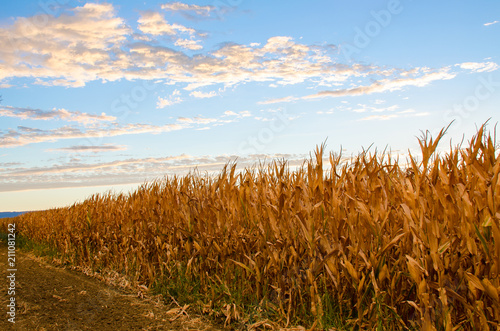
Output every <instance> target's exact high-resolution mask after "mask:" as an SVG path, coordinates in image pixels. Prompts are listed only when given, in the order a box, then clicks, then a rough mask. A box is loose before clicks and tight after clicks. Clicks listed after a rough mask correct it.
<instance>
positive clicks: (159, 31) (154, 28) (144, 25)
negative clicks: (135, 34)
mask: <svg viewBox="0 0 500 331" xmlns="http://www.w3.org/2000/svg"><path fill="white" fill-rule="evenodd" d="M137 23H139V27H138V28H139V30H140V31H141V32H143V33H146V34H150V35H153V36H158V35H171V36H174V35H177V34H178V33H187V34H190V35H193V34H195V33H196V30H194V29H192V28H187V27H185V26H183V25H180V24H177V23H174V24H169V23H168V22H167V20H165V18H164V17H163V16H162V15H161V14H160V13H157V12H145V13H143V14H142V15H141V17H140V18H139V20H137Z"/></svg>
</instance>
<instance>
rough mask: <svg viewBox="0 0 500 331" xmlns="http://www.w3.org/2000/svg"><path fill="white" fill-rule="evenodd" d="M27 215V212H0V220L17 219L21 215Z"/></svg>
mask: <svg viewBox="0 0 500 331" xmlns="http://www.w3.org/2000/svg"><path fill="white" fill-rule="evenodd" d="M24 213H27V211H5V212H0V218H7V217H16V216H19V215H21V214H24Z"/></svg>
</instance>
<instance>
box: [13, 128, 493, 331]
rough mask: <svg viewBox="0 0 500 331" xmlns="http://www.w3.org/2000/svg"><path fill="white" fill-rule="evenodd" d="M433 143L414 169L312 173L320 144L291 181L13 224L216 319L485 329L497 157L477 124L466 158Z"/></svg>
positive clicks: (229, 178) (203, 189)
mask: <svg viewBox="0 0 500 331" xmlns="http://www.w3.org/2000/svg"><path fill="white" fill-rule="evenodd" d="M443 134H444V130H442V131H441V133H440V134H439V135H438V137H436V139H435V140H432V139H430V138H428V137H427V135H425V136H423V137H422V138H421V139H420V145H421V150H422V158H423V159H422V160H421V161H420V162H418V161H417V160H416V159H415V158H414V157H413V156H410V158H409V164H410V166H409V167H408V168H404V167H402V166H400V165H399V164H398V162H397V161H394V160H393V159H391V158H389V157H387V155H376V154H375V155H368V153H366V152H365V153H363V154H360V155H359V156H357V158H355V159H354V160H352V162H348V163H346V162H342V161H341V160H342V159H341V157H340V156H339V155H334V154H330V155H329V158H328V160H329V163H330V167H329V169H325V168H324V166H323V148H324V146H321V147H318V148H317V149H316V153H315V159H314V160H313V159H312V160H310V161H309V162H306V163H304V166H303V167H301V168H299V169H297V170H294V171H290V169H289V167H288V166H287V164H286V162H273V163H271V164H269V165H267V166H265V167H264V166H261V167H260V168H258V169H245V170H243V171H241V172H239V173H237V172H236V165H235V164H228V165H226V166H225V167H224V169H223V170H222V171H221V173H220V174H219V175H218V176H216V177H209V176H201V175H198V174H196V173H192V174H190V175H187V176H184V177H177V176H174V177H170V178H165V179H164V180H158V181H155V182H152V183H149V184H144V185H142V186H141V187H140V188H139V189H138V190H137V191H135V192H133V193H131V194H130V195H128V196H126V195H123V194H121V195H111V194H107V195H94V196H92V197H90V198H89V199H88V200H86V201H84V202H83V203H79V204H75V205H73V206H71V207H69V208H60V209H52V210H47V211H41V212H34V213H29V214H25V215H22V216H20V217H19V218H18V219H17V226H18V228H19V233H20V234H21V235H23V236H26V237H29V238H32V239H33V240H36V241H43V242H48V243H50V244H52V245H55V246H56V247H57V248H58V250H59V251H60V252H62V253H63V254H64V255H65V256H66V257H67V258H68V259H69V260H70V261H71V262H72V263H75V264H79V265H84V266H88V267H91V268H95V269H96V268H100V267H110V268H113V269H114V270H117V271H119V272H122V273H124V274H127V275H129V276H131V277H132V278H133V279H134V280H135V281H138V282H141V283H144V284H148V285H151V284H153V283H154V282H155V281H158V280H159V279H167V280H169V279H172V277H174V275H177V274H179V272H180V271H179V270H183V275H184V276H185V277H186V279H188V280H189V279H196V280H197V281H198V284H199V286H198V288H197V291H198V292H199V293H201V294H202V295H203V299H202V301H203V304H204V307H205V308H204V311H207V312H209V311H215V308H217V307H218V308H219V310H218V312H219V314H220V316H224V317H225V319H226V322H227V323H230V322H231V321H232V320H235V319H240V320H241V319H243V320H244V319H245V318H246V317H245V316H246V314H248V310H245V309H248V305H251V304H253V306H254V307H255V306H257V307H259V309H263V310H267V311H270V312H272V318H273V323H278V324H280V325H291V324H293V323H311V324H312V323H314V324H315V325H317V326H326V324H328V323H327V321H328V316H327V315H328V314H332V312H334V313H335V314H338V316H341V318H345V319H344V320H343V323H347V324H350V325H352V326H357V327H359V328H360V329H374V328H377V327H381V326H382V327H383V328H384V329H407V328H418V329H424V330H435V329H443V330H454V329H456V328H457V327H458V326H461V327H463V328H465V329H477V330H489V329H497V328H499V324H498V321H500V305H499V294H500V293H499V291H500V280H499V272H500V224H499V222H500V194H499V193H498V192H500V178H499V170H500V157H499V156H498V155H497V151H496V149H495V144H494V142H493V141H492V138H491V136H489V135H488V136H486V134H485V133H484V126H483V127H481V128H480V130H479V131H478V134H477V136H475V137H473V139H472V140H471V142H470V143H469V146H468V147H467V148H464V149H459V148H455V149H452V150H450V152H449V153H448V154H446V155H445V156H442V157H440V156H436V155H435V150H436V147H437V144H438V142H439V140H440V139H441V138H442V136H443ZM215 288H218V289H219V290H215ZM235 293H237V294H238V296H239V297H238V298H236V295H235ZM332 303H333V304H332ZM245 311H246V313H245ZM307 316H312V317H311V319H309V320H307ZM259 323H260V322H259ZM262 323H263V322H262ZM325 323H326V324H325ZM257 324H258V323H256V324H255V325H257ZM258 325H260V324H258Z"/></svg>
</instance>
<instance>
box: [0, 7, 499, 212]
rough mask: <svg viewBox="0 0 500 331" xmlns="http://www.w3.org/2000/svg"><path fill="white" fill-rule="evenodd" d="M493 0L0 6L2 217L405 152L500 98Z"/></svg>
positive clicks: (462, 129)
mask: <svg viewBox="0 0 500 331" xmlns="http://www.w3.org/2000/svg"><path fill="white" fill-rule="evenodd" d="M498 21H500V3H499V2H498V1H476V2H465V1H439V2H433V1H411V0H401V1H398V0H390V1H308V2H306V1H287V2H286V3H285V2H277V1H257V0H214V1H186V2H166V1H141V2H139V1H120V2H118V1H117V2H101V1H94V2H87V1H68V0H40V1H22V2H10V3H8V4H4V5H2V12H1V13H0V95H2V99H3V100H2V102H1V104H0V211H11V210H36V209H45V208H51V207H59V206H66V205H69V204H72V203H73V202H75V201H81V200H83V199H84V198H85V197H87V196H88V195H90V194H92V193H95V192H105V191H107V190H110V189H113V190H114V191H117V192H119V191H125V192H126V191H128V190H129V189H131V188H134V187H137V185H139V184H141V183H143V182H144V181H146V180H153V179H155V178H158V177H161V176H164V175H172V174H185V173H187V172H188V171H190V170H191V169H193V168H194V167H197V168H198V169H199V170H200V171H202V172H204V171H208V172H212V171H217V170H219V169H221V167H222V166H223V165H224V164H225V163H227V162H228V161H232V160H235V159H237V161H238V164H239V165H240V166H241V167H244V166H250V165H252V164H255V163H256V162H259V161H260V160H264V159H266V160H270V159H273V158H283V157H284V158H287V159H288V160H290V164H292V165H294V164H300V163H301V161H302V160H303V159H304V158H307V157H308V156H309V153H310V152H311V151H312V150H313V149H314V147H315V146H316V145H318V144H321V143H322V142H324V141H325V140H327V150H329V151H330V150H331V151H334V152H339V151H340V148H342V149H343V154H344V155H346V156H349V155H356V154H357V153H358V152H360V151H361V150H362V149H363V148H366V147H368V146H370V145H371V144H372V143H373V147H372V148H377V149H378V150H383V149H384V148H385V147H386V146H387V147H388V148H390V149H391V151H392V152H393V153H400V154H401V155H404V154H405V153H407V152H408V151H412V152H415V151H417V150H418V143H417V139H416V137H417V136H420V135H421V130H429V131H430V132H431V133H434V134H435V133H436V132H437V131H438V130H439V129H441V128H442V127H445V126H447V125H448V124H449V123H450V122H451V121H453V120H454V123H453V125H452V126H451V127H450V130H449V131H448V134H447V136H446V139H445V140H446V142H445V143H443V145H442V147H443V149H447V148H448V146H449V144H448V142H449V141H450V140H451V142H452V143H453V144H458V143H459V142H460V141H461V140H462V136H463V135H465V137H466V138H470V137H471V135H472V134H473V133H475V130H476V127H477V126H479V125H481V124H482V123H484V122H485V121H487V120H488V119H490V122H489V123H490V124H491V125H490V126H491V127H493V124H495V123H497V121H498V119H499V116H498V113H499V109H498V106H499V104H500V102H499V101H500V74H499V70H498V69H499V68H500V67H499V64H498V63H500V59H499V55H500V43H499V42H498V40H500V23H499V22H498Z"/></svg>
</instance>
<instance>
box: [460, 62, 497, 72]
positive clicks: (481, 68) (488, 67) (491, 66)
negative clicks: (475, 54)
mask: <svg viewBox="0 0 500 331" xmlns="http://www.w3.org/2000/svg"><path fill="white" fill-rule="evenodd" d="M457 66H459V67H460V68H462V69H467V70H471V71H472V72H491V71H495V70H497V69H498V68H500V66H498V64H496V63H495V62H464V63H460V64H457Z"/></svg>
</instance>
